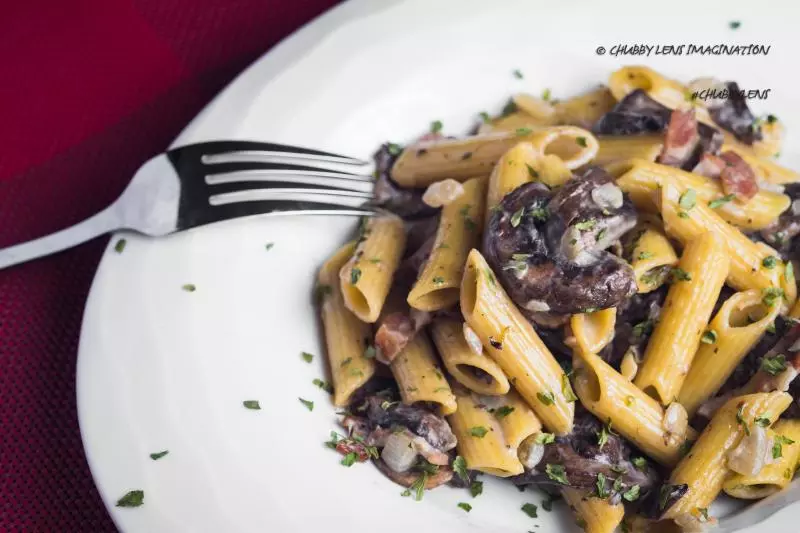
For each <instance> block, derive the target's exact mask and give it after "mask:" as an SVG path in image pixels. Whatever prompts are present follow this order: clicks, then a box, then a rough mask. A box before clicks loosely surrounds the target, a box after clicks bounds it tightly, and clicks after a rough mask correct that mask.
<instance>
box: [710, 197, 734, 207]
mask: <svg viewBox="0 0 800 533" xmlns="http://www.w3.org/2000/svg"><path fill="white" fill-rule="evenodd" d="M734 198H736V195H734V194H726V195H725V196H722V197H720V198H717V199H716V200H711V201H710V202H708V207H710V208H711V209H717V208H719V207H722V206H723V205H725V204H727V203H728V202H732V201H733V200H734Z"/></svg>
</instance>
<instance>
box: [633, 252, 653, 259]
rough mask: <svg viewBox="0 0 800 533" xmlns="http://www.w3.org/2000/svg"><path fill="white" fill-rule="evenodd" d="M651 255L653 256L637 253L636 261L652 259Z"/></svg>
mask: <svg viewBox="0 0 800 533" xmlns="http://www.w3.org/2000/svg"><path fill="white" fill-rule="evenodd" d="M653 255H655V254H653V252H639V255H638V256H636V259H638V260H639V261H644V260H645V259H650V258H651V257H653Z"/></svg>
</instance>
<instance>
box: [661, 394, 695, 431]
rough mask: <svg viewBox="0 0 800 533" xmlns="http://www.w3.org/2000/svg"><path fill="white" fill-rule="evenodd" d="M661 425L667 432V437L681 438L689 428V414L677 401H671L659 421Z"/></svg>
mask: <svg viewBox="0 0 800 533" xmlns="http://www.w3.org/2000/svg"><path fill="white" fill-rule="evenodd" d="M661 426H662V427H663V428H664V430H665V431H666V432H667V434H668V435H669V437H677V438H679V439H680V438H683V437H684V435H686V430H687V429H688V428H689V415H688V413H687V412H686V408H684V407H683V406H682V405H681V404H679V403H678V402H672V403H671V404H669V407H667V410H666V411H664V419H663V420H662V421H661Z"/></svg>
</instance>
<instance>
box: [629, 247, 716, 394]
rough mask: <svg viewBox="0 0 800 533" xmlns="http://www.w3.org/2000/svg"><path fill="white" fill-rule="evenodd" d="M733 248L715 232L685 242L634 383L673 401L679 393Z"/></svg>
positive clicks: (650, 392) (709, 315)
mask: <svg viewBox="0 0 800 533" xmlns="http://www.w3.org/2000/svg"><path fill="white" fill-rule="evenodd" d="M728 266H729V260H728V250H727V247H726V246H725V243H723V242H722V241H721V240H720V239H719V237H717V236H716V235H714V234H713V233H703V234H701V235H698V236H697V237H695V238H694V239H692V240H691V241H689V242H688V243H687V244H686V248H684V250H683V255H682V256H681V260H680V261H679V262H678V268H677V269H676V270H675V271H673V277H674V281H673V283H672V285H671V286H670V288H669V292H667V299H666V301H665V303H664V307H663V308H662V310H661V317H660V318H659V321H658V324H657V325H656V327H655V330H654V331H653V336H652V337H651V338H650V342H649V343H648V344H647V350H646V351H645V353H644V361H643V363H642V365H641V366H640V367H639V372H638V373H637V374H636V379H635V380H634V383H635V384H636V386H637V387H639V388H640V389H642V390H643V391H645V392H646V393H647V394H649V395H650V396H652V397H653V398H655V399H656V400H658V401H660V402H661V404H662V405H669V404H670V403H672V402H673V401H675V399H676V398H677V396H678V392H679V391H680V390H681V386H682V385H683V382H684V380H685V379H686V374H687V373H688V372H689V367H690V365H691V363H692V359H693V358H694V354H695V352H696V351H697V347H698V345H699V344H700V338H701V337H702V335H703V330H704V329H705V327H706V324H707V323H708V320H709V318H710V317H711V312H712V311H713V309H714V304H715V303H716V301H717V298H718V297H719V293H720V291H721V290H722V286H723V285H724V284H725V278H726V277H727V275H728Z"/></svg>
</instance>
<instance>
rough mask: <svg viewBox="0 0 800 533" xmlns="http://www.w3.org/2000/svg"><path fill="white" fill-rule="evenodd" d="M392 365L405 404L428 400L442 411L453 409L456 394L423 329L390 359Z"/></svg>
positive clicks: (451, 410) (454, 408) (443, 412)
mask: <svg viewBox="0 0 800 533" xmlns="http://www.w3.org/2000/svg"><path fill="white" fill-rule="evenodd" d="M391 369H392V374H393V375H394V379H395V380H396V381H397V387H398V389H400V396H401V397H402V399H403V403H404V404H406V405H411V404H414V403H416V402H430V403H432V404H435V405H437V406H438V407H439V411H440V412H441V414H442V415H450V414H453V413H454V412H455V410H456V399H455V396H454V395H453V391H452V389H451V388H450V384H449V383H448V382H447V379H446V378H445V377H444V374H442V371H441V369H440V368H439V364H438V363H437V361H436V355H435V354H434V352H433V347H432V346H431V342H430V341H429V340H428V336H427V335H426V334H425V332H424V331H420V332H418V333H417V334H416V335H415V336H414V338H413V339H412V340H411V341H410V342H409V343H408V344H407V345H406V347H405V349H404V350H403V351H402V352H400V354H399V355H398V356H397V358H396V359H395V360H394V361H392V365H391Z"/></svg>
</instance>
